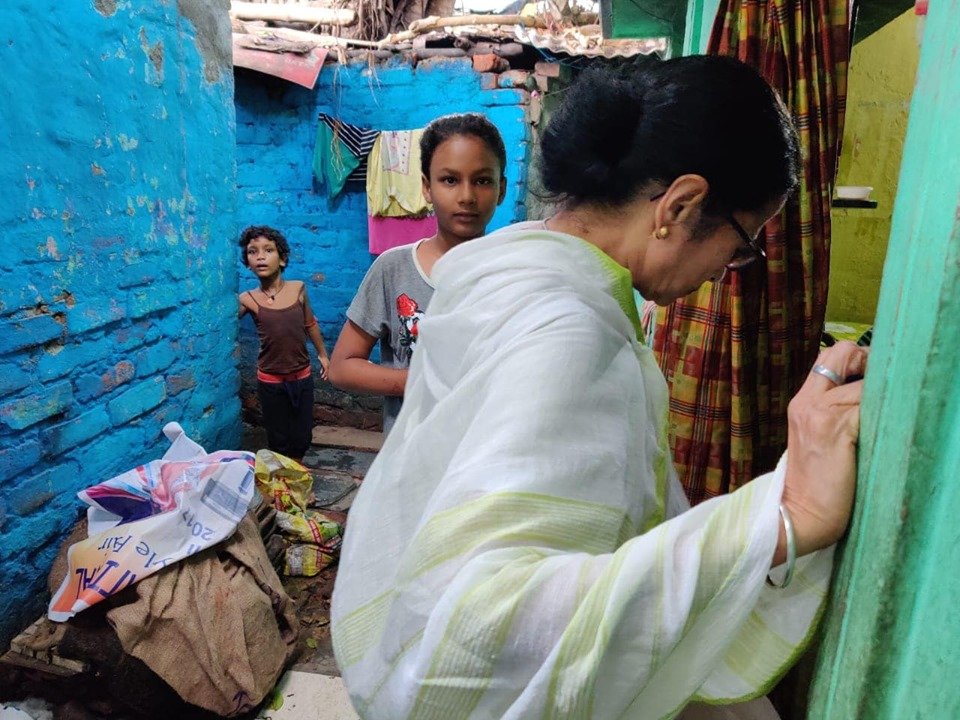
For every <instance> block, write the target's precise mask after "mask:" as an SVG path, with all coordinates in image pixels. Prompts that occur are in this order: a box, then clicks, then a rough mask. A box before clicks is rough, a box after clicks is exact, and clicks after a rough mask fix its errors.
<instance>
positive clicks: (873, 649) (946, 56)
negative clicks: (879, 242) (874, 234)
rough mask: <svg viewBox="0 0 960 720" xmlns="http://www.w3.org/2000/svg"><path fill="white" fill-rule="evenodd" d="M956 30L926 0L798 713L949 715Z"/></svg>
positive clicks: (957, 662)
mask: <svg viewBox="0 0 960 720" xmlns="http://www.w3.org/2000/svg"><path fill="white" fill-rule="evenodd" d="M958 38H960V0H937V2H933V3H930V15H929V17H928V19H927V22H926V27H925V32H924V37H923V47H922V51H921V59H920V71H919V73H918V75H917V84H916V89H915V91H914V97H913V101H912V104H911V107H910V123H909V127H908V130H907V138H906V144H905V147H904V153H903V167H902V170H901V172H900V176H899V184H900V187H899V190H898V192H897V204H896V210H895V212H894V216H893V224H892V228H891V232H890V252H889V256H888V258H887V263H886V266H885V267H884V273H883V285H882V287H881V290H880V303H879V309H878V311H877V324H876V331H875V333H874V336H873V347H872V351H871V356H870V367H869V369H868V371H867V380H866V389H865V393H864V402H863V410H862V423H861V435H860V448H859V460H860V462H859V473H858V486H857V499H856V504H855V506H854V516H853V523H852V526H851V529H850V537H849V540H848V541H847V543H846V546H845V547H844V548H843V549H842V552H841V554H840V556H839V557H840V564H839V568H838V571H837V575H836V578H835V580H834V586H833V589H832V593H831V604H830V607H829V609H828V612H827V614H826V617H825V623H824V629H825V632H824V641H823V644H822V647H821V654H820V662H819V665H818V670H817V676H816V681H815V682H814V686H813V698H812V700H813V703H812V707H811V710H810V713H809V715H808V717H809V718H810V720H833V719H834V718H836V719H838V720H846V719H847V718H850V719H854V718H863V719H864V720H947V719H951V720H952V719H953V718H960V683H958V682H957V669H958V668H960V603H958V601H957V599H958V597H960V522H958V518H960V483H958V482H957V470H958V468H960V363H958V362H957V357H956V355H957V348H960V123H958V122H957V121H956V118H957V117H960V52H958Z"/></svg>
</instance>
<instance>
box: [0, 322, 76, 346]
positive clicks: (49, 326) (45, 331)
mask: <svg viewBox="0 0 960 720" xmlns="http://www.w3.org/2000/svg"><path fill="white" fill-rule="evenodd" d="M62 336H63V325H62V324H61V323H59V322H57V320H56V319H54V317H53V316H52V315H35V316H33V317H27V318H22V319H19V320H6V321H5V322H3V323H0V355H6V354H8V353H12V352H14V351H16V350H22V349H24V348H28V347H34V346H36V345H43V344H44V343H46V342H50V341H51V340H54V339H56V338H59V337H62Z"/></svg>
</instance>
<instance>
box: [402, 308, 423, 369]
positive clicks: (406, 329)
mask: <svg viewBox="0 0 960 720" xmlns="http://www.w3.org/2000/svg"><path fill="white" fill-rule="evenodd" d="M422 317H423V310H421V309H420V306H419V305H418V304H417V301H416V300H414V299H413V298H412V297H410V296H409V295H407V294H406V293H402V294H400V295H398V296H397V318H398V319H399V320H400V348H399V352H398V353H397V359H398V360H400V361H401V362H407V361H408V360H409V359H410V356H411V355H412V354H413V346H414V345H416V344H417V337H419V332H420V331H419V328H418V327H417V326H418V325H419V323H420V318H422Z"/></svg>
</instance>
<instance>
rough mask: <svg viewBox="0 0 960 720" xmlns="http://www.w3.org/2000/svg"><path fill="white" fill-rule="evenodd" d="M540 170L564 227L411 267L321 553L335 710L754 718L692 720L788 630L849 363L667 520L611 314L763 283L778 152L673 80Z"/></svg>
mask: <svg viewBox="0 0 960 720" xmlns="http://www.w3.org/2000/svg"><path fill="white" fill-rule="evenodd" d="M542 151H543V162H542V172H543V181H544V186H545V188H546V189H547V190H548V191H550V192H552V193H554V194H555V195H556V196H558V197H560V198H562V199H563V201H564V203H563V205H562V206H561V208H562V209H561V210H560V211H559V212H558V213H557V214H555V215H553V216H552V217H550V218H548V219H547V220H546V221H543V222H528V223H521V224H519V225H514V226H512V227H508V228H505V229H504V230H501V231H499V232H496V233H493V234H492V235H489V236H487V237H484V238H480V239H477V240H473V241H470V242H469V243H465V244H463V245H461V246H459V247H457V248H454V249H453V250H451V251H450V252H449V253H448V254H447V255H446V256H445V257H444V258H443V259H442V260H441V261H440V262H439V263H437V265H436V267H435V270H434V280H435V283H436V293H435V295H434V296H433V300H432V301H431V304H430V306H429V308H428V312H427V315H426V318H425V319H424V320H423V321H422V323H421V325H420V340H419V345H418V349H417V352H416V354H415V356H414V359H413V364H412V366H411V369H410V376H409V380H408V384H407V388H406V393H405V400H404V406H403V410H402V412H401V413H400V416H399V418H398V420H397V423H396V425H395V426H394V428H393V431H392V432H391V434H390V436H389V437H388V438H387V440H386V443H385V444H384V447H383V450H382V451H381V453H380V455H379V456H378V457H377V460H376V461H375V463H374V465H373V467H372V468H371V469H370V472H369V474H368V475H367V477H366V479H365V481H364V483H363V486H362V487H361V489H360V493H359V495H358V497H357V500H356V502H355V503H354V506H353V508H352V510H351V513H350V519H349V523H348V526H347V532H346V540H345V544H344V546H343V551H342V557H341V562H340V570H339V577H338V579H337V585H336V590H335V593H334V597H333V609H332V629H333V639H334V649H335V651H336V655H337V661H338V663H339V665H340V669H341V671H342V673H343V677H344V680H345V682H346V685H347V688H348V689H349V691H350V695H351V698H352V700H353V702H354V705H355V707H356V709H357V710H358V712H359V713H360V715H361V716H363V717H364V718H437V719H438V720H453V719H455V718H642V719H644V720H646V719H650V720H660V719H661V718H673V717H677V716H678V715H680V714H681V713H684V712H686V713H691V714H692V715H691V716H695V717H765V715H764V714H763V712H764V711H763V709H762V707H760V708H758V707H757V706H756V704H752V705H751V706H740V711H738V710H736V709H733V708H731V709H730V710H726V709H724V710H719V711H717V713H716V714H713V715H711V714H710V713H711V710H710V709H709V708H706V707H704V706H703V705H702V704H701V703H705V704H708V705H710V704H712V705H720V704H732V703H743V702H746V701H749V700H752V699H754V698H758V697H760V696H762V695H763V694H764V693H765V692H766V691H767V690H768V689H769V688H770V686H771V685H772V684H773V683H774V682H775V681H776V679H777V678H778V677H779V676H780V675H781V674H782V673H783V672H784V671H785V670H786V669H787V668H788V667H789V665H790V663H791V662H793V660H794V659H795V658H796V657H797V655H798V654H799V653H800V652H801V651H802V649H803V647H804V645H805V643H806V641H807V640H808V639H809V637H810V635H811V633H812V632H813V630H814V627H815V624H816V621H817V619H818V617H819V614H820V612H821V609H822V604H823V601H824V598H825V595H826V591H827V584H828V582H829V578H830V571H831V557H832V545H833V544H834V543H835V542H836V541H837V539H839V538H840V536H841V535H842V534H843V532H844V531H845V529H846V526H847V523H848V521H849V516H850V511H851V504H852V498H853V490H854V478H855V444H856V438H857V432H858V417H859V398H860V392H861V383H860V382H850V383H844V378H847V377H850V376H854V375H862V373H863V370H864V365H865V362H866V358H865V356H864V354H863V352H862V351H861V350H859V349H858V348H856V347H855V346H853V345H852V344H846V345H837V346H834V347H833V348H830V349H829V350H827V351H825V353H824V354H823V355H822V356H821V358H820V359H819V361H818V365H817V368H816V369H815V370H816V372H814V373H811V376H810V378H809V380H808V382H807V383H806V384H805V385H804V387H803V388H802V389H801V390H800V392H799V393H798V395H797V396H796V398H795V399H794V401H793V403H792V404H791V410H790V435H789V442H788V452H787V453H786V454H785V455H784V457H783V459H782V460H781V461H780V464H779V466H778V467H777V469H776V470H775V471H774V472H772V473H770V474H768V475H765V476H763V477H760V478H757V479H756V480H754V481H753V482H752V483H750V484H748V485H747V486H746V487H744V488H742V489H740V490H738V491H737V492H735V493H733V494H731V495H727V496H724V497H720V498H715V499H713V500H710V501H708V502H705V503H703V504H701V505H698V506H697V507H695V508H692V509H691V508H689V507H688V505H687V503H686V500H685V499H684V497H683V494H682V490H681V489H680V487H679V484H678V483H677V480H676V476H675V472H674V470H673V467H672V464H671V461H670V456H669V446H668V442H667V426H666V419H667V388H666V384H665V381H664V379H663V376H662V375H661V373H660V371H659V369H658V367H657V365H656V362H655V361H654V359H653V357H652V355H651V352H650V350H649V349H648V348H646V347H645V346H644V345H643V344H642V343H641V342H639V341H638V333H639V327H640V325H639V318H638V317H637V312H636V306H635V304H634V301H633V294H632V290H633V288H636V289H638V290H639V291H640V293H641V294H642V295H643V297H645V298H648V299H652V300H654V301H656V302H657V303H660V304H664V303H669V302H671V301H673V300H674V299H676V298H678V297H680V296H682V295H684V294H686V293H688V292H690V291H691V290H693V289H694V288H696V287H697V286H699V285H700V284H701V283H703V282H706V281H708V280H711V279H716V278H718V277H719V276H721V275H722V274H723V273H724V272H726V271H727V270H728V269H731V270H736V269H737V268H739V267H742V266H743V265H744V264H746V263H748V262H750V261H752V260H755V259H756V258H758V257H760V256H762V254H763V251H762V248H760V246H759V245H758V243H757V241H756V240H755V239H754V238H756V237H757V235H758V234H759V233H760V230H761V228H762V226H763V224H764V222H765V221H766V220H767V219H768V218H769V217H771V216H772V215H773V214H774V213H776V212H777V211H778V210H779V208H780V207H781V206H782V204H783V203H784V201H785V199H786V197H787V196H788V194H789V193H790V192H791V190H792V189H793V187H794V185H795V183H796V175H795V173H796V171H795V164H796V154H797V143H796V137H795V131H794V129H793V127H792V125H791V123H790V120H789V118H788V117H787V116H786V115H785V111H784V110H783V109H782V105H781V104H780V103H779V101H778V99H777V98H776V96H775V94H774V93H773V92H772V90H770V88H769V87H768V86H767V85H766V84H765V83H764V82H763V80H762V79H760V77H759V76H758V75H757V74H756V73H755V72H754V71H753V70H751V69H750V68H748V67H747V66H745V65H742V64H740V63H738V62H736V61H733V60H729V59H725V58H716V57H686V58H679V59H676V60H671V61H667V62H663V63H658V64H656V65H652V66H649V67H646V68H644V69H627V70H620V71H611V70H606V71H595V72H594V71H591V72H588V73H587V76H586V77H584V78H583V79H581V81H580V82H579V83H578V84H577V85H576V86H575V87H574V88H572V89H571V90H569V91H568V92H567V93H566V97H565V100H564V103H563V106H562V107H561V108H560V109H559V110H558V111H557V113H556V115H555V116H554V119H553V120H552V121H551V123H550V126H549V127H548V129H547V131H546V133H545V135H544V139H543V147H542ZM462 202H463V205H464V208H465V209H469V207H470V203H471V202H472V200H471V190H470V188H469V187H467V186H465V187H464V188H463V190H462ZM690 361H691V362H696V358H691V359H690ZM788 456H789V457H788ZM778 566H779V567H778ZM771 568H774V569H773V570H772V571H771ZM768 574H769V575H770V577H772V578H773V584H775V585H777V586H776V587H772V586H771V583H770V581H768ZM762 702H765V701H762ZM691 703H695V704H697V707H696V708H695V707H694V706H693V705H691ZM688 706H690V707H689V708H688ZM735 707H736V706H734V708H735ZM748 707H749V710H748V709H747V708H748ZM685 708H687V710H685ZM756 712H759V713H760V714H759V715H757V714H753V715H750V714H748V713H756ZM771 712H772V710H771ZM694 713H700V714H695V715H693V714H694ZM702 713H706V714H702ZM728 713H730V714H728ZM738 713H739V714H738Z"/></svg>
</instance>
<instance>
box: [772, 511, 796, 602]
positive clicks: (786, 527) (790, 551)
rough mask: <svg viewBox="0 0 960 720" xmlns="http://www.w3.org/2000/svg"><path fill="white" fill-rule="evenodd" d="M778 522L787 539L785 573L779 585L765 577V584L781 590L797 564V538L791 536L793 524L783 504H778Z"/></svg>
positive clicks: (785, 585) (787, 582) (791, 577)
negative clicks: (781, 525) (779, 521)
mask: <svg viewBox="0 0 960 720" xmlns="http://www.w3.org/2000/svg"><path fill="white" fill-rule="evenodd" d="M780 520H781V521H782V522H783V534H784V535H786V537H787V561H786V562H787V571H786V572H785V573H784V574H783V580H781V581H780V583H779V584H777V583H775V582H774V581H773V580H771V579H770V576H769V575H767V584H768V585H770V586H772V587H775V588H779V589H781V590H782V589H783V588H785V587H787V586H788V585H789V584H790V581H791V580H793V569H794V567H796V564H797V538H796V535H794V534H793V522H792V521H791V520H790V513H788V512H787V509H786V508H785V507H784V506H783V503H780Z"/></svg>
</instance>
